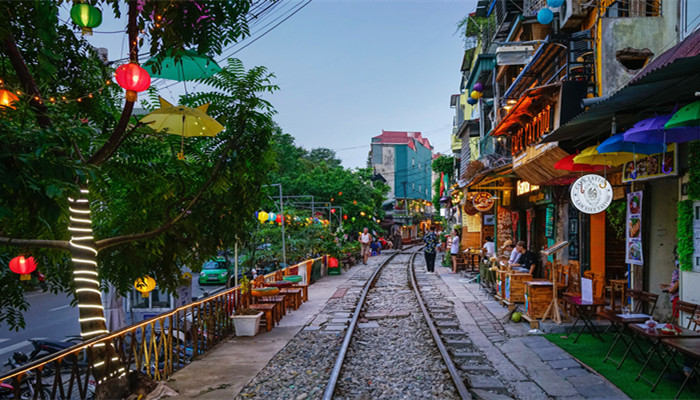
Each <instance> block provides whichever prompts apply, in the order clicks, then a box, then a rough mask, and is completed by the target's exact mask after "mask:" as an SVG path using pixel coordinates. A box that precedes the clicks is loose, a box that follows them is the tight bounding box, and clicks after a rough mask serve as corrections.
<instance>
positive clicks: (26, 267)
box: [10, 256, 36, 281]
mask: <svg viewBox="0 0 700 400" xmlns="http://www.w3.org/2000/svg"><path fill="white" fill-rule="evenodd" d="M35 269H36V261H34V257H24V256H17V257H15V258H13V259H12V260H10V271H12V272H14V273H15V274H19V280H20V281H28V280H29V278H31V276H30V275H29V274H31V273H32V272H34V270H35Z"/></svg>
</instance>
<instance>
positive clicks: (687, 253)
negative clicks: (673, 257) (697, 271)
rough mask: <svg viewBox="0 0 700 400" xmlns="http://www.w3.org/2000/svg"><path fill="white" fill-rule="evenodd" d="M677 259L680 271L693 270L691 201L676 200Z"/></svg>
mask: <svg viewBox="0 0 700 400" xmlns="http://www.w3.org/2000/svg"><path fill="white" fill-rule="evenodd" d="M678 260H679V261H680V264H681V266H680V269H681V271H692V270H693V201H692V200H683V201H680V202H678Z"/></svg>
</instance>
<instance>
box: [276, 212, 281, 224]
mask: <svg viewBox="0 0 700 400" xmlns="http://www.w3.org/2000/svg"><path fill="white" fill-rule="evenodd" d="M275 221H277V223H278V224H281V223H282V216H281V215H279V214H278V215H277V218H276V219H275Z"/></svg>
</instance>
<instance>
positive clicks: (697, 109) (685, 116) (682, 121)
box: [665, 100, 700, 129]
mask: <svg viewBox="0 0 700 400" xmlns="http://www.w3.org/2000/svg"><path fill="white" fill-rule="evenodd" d="M682 126H700V100H698V101H696V102H693V103H690V104H686V105H685V107H683V108H681V109H680V110H678V111H676V113H675V114H673V116H672V117H671V119H669V120H668V122H666V125H665V127H666V129H671V128H680V127H682Z"/></svg>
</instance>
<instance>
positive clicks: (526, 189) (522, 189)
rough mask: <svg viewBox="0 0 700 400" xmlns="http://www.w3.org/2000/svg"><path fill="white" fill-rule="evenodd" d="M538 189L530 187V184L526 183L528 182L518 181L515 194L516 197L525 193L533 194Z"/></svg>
mask: <svg viewBox="0 0 700 400" xmlns="http://www.w3.org/2000/svg"><path fill="white" fill-rule="evenodd" d="M539 188H540V187H539V186H537V185H531V184H530V182H528V181H518V183H517V188H516V194H517V195H518V196H522V195H524V194H525V193H530V192H534V191H535V190H537V189H539Z"/></svg>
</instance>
